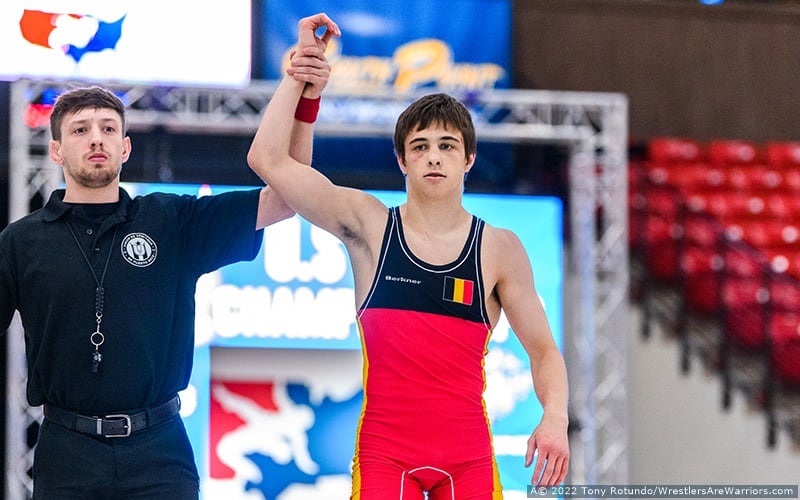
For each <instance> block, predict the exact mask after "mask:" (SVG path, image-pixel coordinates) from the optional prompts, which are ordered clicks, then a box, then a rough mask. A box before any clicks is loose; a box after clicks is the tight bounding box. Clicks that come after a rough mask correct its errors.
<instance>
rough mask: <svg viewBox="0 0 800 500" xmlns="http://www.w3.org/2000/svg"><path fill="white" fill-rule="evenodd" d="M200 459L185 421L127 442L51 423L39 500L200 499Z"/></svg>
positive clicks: (37, 472)
mask: <svg viewBox="0 0 800 500" xmlns="http://www.w3.org/2000/svg"><path fill="white" fill-rule="evenodd" d="M199 489H200V488H199V479H198V475H197V466H196V465H195V463H194V454H193V453H192V447H191V444H190V443H189V438H188V436H187V434H186V429H185V428H184V426H183V420H181V418H180V417H179V416H177V415H176V416H175V417H174V418H172V419H170V420H168V421H166V422H163V423H161V424H159V425H156V426H154V427H151V428H148V429H145V430H142V431H139V432H135V433H133V434H132V435H130V436H128V437H124V438H102V437H94V436H89V435H86V434H82V433H80V432H75V431H71V430H69V429H66V428H65V427H62V426H60V425H58V424H56V423H53V422H50V421H49V420H47V419H45V420H44V422H42V426H41V428H40V429H39V440H38V442H37V444H36V449H35V451H34V462H33V498H34V500H39V499H41V500H45V499H46V500H134V499H136V500H145V499H146V500H197V498H198V496H199Z"/></svg>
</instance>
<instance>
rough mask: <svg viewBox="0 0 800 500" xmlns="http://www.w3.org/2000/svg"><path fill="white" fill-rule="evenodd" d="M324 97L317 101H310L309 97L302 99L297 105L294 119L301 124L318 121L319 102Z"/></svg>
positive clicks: (318, 98)
mask: <svg viewBox="0 0 800 500" xmlns="http://www.w3.org/2000/svg"><path fill="white" fill-rule="evenodd" d="M321 98H322V96H320V97H317V98H316V99H309V98H307V97H300V101H299V102H298V103H297V108H295V110H294V117H295V119H297V120H300V121H301V122H306V123H314V122H315V121H317V114H318V113H319V101H320V99H321Z"/></svg>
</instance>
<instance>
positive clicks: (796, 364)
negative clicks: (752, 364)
mask: <svg viewBox="0 0 800 500" xmlns="http://www.w3.org/2000/svg"><path fill="white" fill-rule="evenodd" d="M798 291H800V290H798ZM769 325H770V340H771V343H772V345H771V349H770V362H771V369H772V375H773V376H774V377H776V379H777V380H778V382H780V383H782V384H787V385H792V386H798V387H800V312H797V311H795V312H776V313H774V314H773V315H772V318H771V320H770V323H769Z"/></svg>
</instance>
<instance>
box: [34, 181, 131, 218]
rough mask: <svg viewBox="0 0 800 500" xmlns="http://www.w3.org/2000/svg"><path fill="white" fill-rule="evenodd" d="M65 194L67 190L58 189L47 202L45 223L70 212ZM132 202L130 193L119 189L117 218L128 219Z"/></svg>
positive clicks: (44, 213)
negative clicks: (65, 200)
mask: <svg viewBox="0 0 800 500" xmlns="http://www.w3.org/2000/svg"><path fill="white" fill-rule="evenodd" d="M64 194H66V190H65V189H56V190H55V191H53V193H52V194H51V195H50V199H49V200H48V201H47V204H46V205H45V206H44V209H43V210H44V212H43V215H42V219H43V220H44V221H45V222H54V221H56V220H58V219H60V218H61V217H62V216H63V215H64V214H66V213H67V212H69V211H70V209H71V208H72V207H71V206H70V205H69V204H68V203H64ZM130 201H131V197H130V195H128V192H127V191H125V190H124V189H122V188H119V206H118V207H117V212H116V215H117V216H122V217H123V218H126V217H125V216H126V215H127V213H128V206H129V205H130Z"/></svg>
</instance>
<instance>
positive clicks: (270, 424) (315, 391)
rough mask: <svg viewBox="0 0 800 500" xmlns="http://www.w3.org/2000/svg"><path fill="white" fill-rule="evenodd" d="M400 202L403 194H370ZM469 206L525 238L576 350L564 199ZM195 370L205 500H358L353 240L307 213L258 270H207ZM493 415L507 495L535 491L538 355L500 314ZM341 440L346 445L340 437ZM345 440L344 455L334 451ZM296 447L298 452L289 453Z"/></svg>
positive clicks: (191, 426)
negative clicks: (566, 271)
mask: <svg viewBox="0 0 800 500" xmlns="http://www.w3.org/2000/svg"><path fill="white" fill-rule="evenodd" d="M123 186H124V187H125V189H126V190H128V192H129V193H130V194H131V195H132V196H136V195H144V194H147V193H151V192H174V193H178V194H192V195H198V196H203V195H209V194H216V193H220V192H223V191H227V190H232V189H252V187H230V186H209V185H178V184H172V185H169V184H123ZM370 193H371V194H373V195H375V196H376V197H377V198H378V199H380V200H381V201H382V202H383V203H384V204H385V205H387V206H395V205H399V204H402V203H403V202H404V201H405V199H406V194H405V193H404V192H401V191H370ZM463 202H464V206H465V208H466V209H467V210H468V211H469V212H471V213H474V214H476V215H478V216H480V217H481V218H483V219H484V220H486V221H487V223H489V224H491V225H493V226H496V227H502V228H506V229H510V230H512V231H513V232H514V233H515V234H516V235H517V236H518V237H519V239H520V241H521V242H522V244H523V246H524V247H525V249H526V250H527V252H528V254H529V256H530V259H531V265H532V267H533V272H534V276H535V281H536V290H537V292H538V293H539V296H540V299H541V300H542V303H543V305H544V307H545V311H546V313H547V317H548V321H549V324H550V329H551V331H552V333H553V336H554V338H555V341H556V343H557V345H558V346H559V347H560V348H562V349H563V331H562V330H563V326H562V325H563V300H562V296H563V268H564V266H563V261H562V254H563V239H562V217H563V214H562V210H563V207H562V204H561V201H560V200H558V199H557V198H549V197H533V196H510V195H490V194H471V193H467V194H465V195H464V201H463ZM195 299H196V304H197V308H196V309H197V316H196V320H195V346H196V349H195V357H194V370H193V373H192V378H191V382H190V386H189V388H188V389H187V390H186V391H184V393H182V394H181V398H182V400H183V401H184V405H183V408H182V415H183V418H184V421H185V423H186V427H187V430H188V432H189V437H190V439H191V441H192V444H193V446H194V449H195V453H196V456H197V461H198V464H200V470H201V476H202V477H203V482H204V486H203V497H204V498H209V499H210V498H243V497H244V495H245V494H247V495H249V496H247V498H264V499H265V500H272V499H273V498H277V496H278V495H279V494H287V495H289V493H288V492H290V491H291V492H292V494H291V495H290V496H286V497H281V498H293V499H306V498H308V499H315V498H347V495H348V494H349V479H350V477H349V468H350V459H351V458H352V451H353V448H352V444H353V443H354V440H355V427H356V424H357V418H358V412H359V409H360V404H361V401H362V391H361V370H360V361H361V353H360V348H361V345H360V338H359V335H358V330H357V325H356V310H355V294H354V290H353V278H352V270H351V268H350V261H349V258H348V256H347V252H346V249H345V247H344V245H343V244H342V243H341V242H340V241H339V240H338V239H337V238H335V237H334V236H333V235H331V234H330V233H328V232H327V231H324V230H322V229H320V228H318V227H316V226H313V225H311V224H310V223H309V222H308V221H306V220H305V219H302V218H300V217H299V216H295V217H293V218H291V219H288V220H285V221H281V222H279V223H277V224H274V225H272V226H269V227H267V228H266V229H265V230H264V244H263V245H262V248H261V251H260V252H259V254H258V256H257V257H256V258H255V259H254V260H253V261H250V262H240V263H236V264H233V265H230V266H226V267H223V268H222V269H219V270H217V271H215V272H212V273H208V274H206V275H203V276H202V277H201V278H200V280H199V281H198V284H197V289H196V294H195ZM485 373H486V390H485V392H484V399H485V401H486V409H487V413H488V415H489V417H490V420H491V424H492V433H493V444H494V448H495V454H496V456H497V463H498V467H499V469H500V476H501V482H502V484H503V488H504V492H506V493H510V492H516V493H518V494H520V495H522V494H524V492H525V487H526V486H527V485H528V484H530V481H531V473H532V470H531V469H526V468H525V467H524V455H525V451H526V447H527V444H526V443H527V439H528V437H529V436H530V433H531V432H532V431H533V429H534V427H535V426H536V425H537V424H538V423H539V420H540V418H541V416H542V407H541V405H540V404H539V402H538V400H537V398H536V395H535V393H534V392H533V387H532V385H531V373H530V364H529V360H528V356H527V354H526V353H525V350H524V348H523V347H522V345H521V344H520V342H519V340H518V339H517V337H516V336H515V335H514V333H513V331H512V329H511V327H510V325H509V323H508V321H507V320H506V318H505V316H504V315H501V317H500V320H499V321H498V324H497V325H494V328H493V330H492V337H491V341H490V343H489V352H488V354H487V356H486V360H485ZM331 436H335V438H334V437H331ZM333 439H335V440H336V443H338V444H337V445H336V446H335V449H336V450H338V452H337V454H336V455H332V454H331V451H330V447H331V446H332V442H333V441H332V440H333ZM287 442H289V443H291V444H292V445H291V446H287V444H286V443H287Z"/></svg>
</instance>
